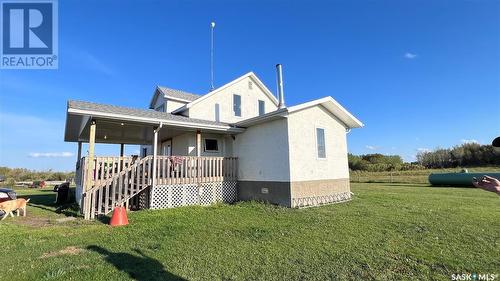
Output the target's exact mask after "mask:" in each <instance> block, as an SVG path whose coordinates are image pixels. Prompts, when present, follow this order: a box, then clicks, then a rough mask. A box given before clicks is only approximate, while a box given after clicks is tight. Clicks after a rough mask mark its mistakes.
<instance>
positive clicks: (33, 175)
mask: <svg viewBox="0 0 500 281" xmlns="http://www.w3.org/2000/svg"><path fill="white" fill-rule="evenodd" d="M0 176H2V177H3V180H4V182H5V183H6V184H7V185H14V183H15V182H18V181H41V180H42V181H63V180H67V179H71V178H74V177H75V172H55V171H53V170H47V171H34V170H28V169H24V168H9V167H0Z"/></svg>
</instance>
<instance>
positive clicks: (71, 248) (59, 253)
mask: <svg viewBox="0 0 500 281" xmlns="http://www.w3.org/2000/svg"><path fill="white" fill-rule="evenodd" d="M84 251H85V250H84V249H82V248H78V247H75V246H68V247H66V248H64V249H62V250H59V251H57V252H48V253H44V254H43V255H42V256H41V257H40V258H42V259H44V258H52V257H57V256H63V255H78V254H80V253H81V252H84Z"/></svg>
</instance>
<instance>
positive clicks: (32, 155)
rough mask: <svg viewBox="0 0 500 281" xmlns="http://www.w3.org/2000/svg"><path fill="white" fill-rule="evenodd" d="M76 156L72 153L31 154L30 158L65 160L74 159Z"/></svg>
mask: <svg viewBox="0 0 500 281" xmlns="http://www.w3.org/2000/svg"><path fill="white" fill-rule="evenodd" d="M74 155H75V154H74V153H72V152H31V153H30V154H29V157H32V158H42V157H44V158H64V157H73V156H74Z"/></svg>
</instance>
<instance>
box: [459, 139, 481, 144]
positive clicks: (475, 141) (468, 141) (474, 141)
mask: <svg viewBox="0 0 500 281" xmlns="http://www.w3.org/2000/svg"><path fill="white" fill-rule="evenodd" d="M461 142H462V143H479V142H478V141H477V140H475V139H470V140H466V139H462V140H461Z"/></svg>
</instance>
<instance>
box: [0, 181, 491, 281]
mask: <svg viewBox="0 0 500 281" xmlns="http://www.w3.org/2000/svg"><path fill="white" fill-rule="evenodd" d="M352 191H353V192H354V193H355V195H354V199H353V200H352V201H350V202H347V203H342V204H335V205H329V206H324V207H318V208H307V209H300V210H299V209H286V208H280V207H276V206H272V205H267V204H261V203H255V202H244V203H238V204H235V205H216V206H213V207H183V208H177V209H170V210H158V211H149V210H148V211H138V212H131V213H129V221H130V225H128V226H125V227H118V228H111V227H109V226H108V225H106V224H103V223H102V222H99V221H96V222H87V221H83V220H81V219H77V220H74V221H68V222H57V219H58V218H62V217H65V215H64V214H56V213H55V212H54V209H55V208H54V206H53V204H52V203H51V202H53V200H54V193H52V192H51V191H50V190H35V191H33V190H21V191H19V193H20V194H22V195H28V197H31V198H32V199H31V200H32V202H31V205H30V206H29V207H28V217H26V218H22V217H20V218H14V219H13V218H10V217H9V218H7V219H6V220H4V221H3V222H1V223H0V234H1V238H2V249H1V253H2V256H3V258H2V259H1V267H0V268H1V269H0V279H2V280H127V279H131V280H133V279H135V280H155V279H164V280H168V279H176V278H180V279H188V280H212V279H219V280H220V279H226V280H304V279H307V280H328V279H341V280H345V279H352V280H360V279H368V280H370V279H373V280H375V279H376V280H394V279H397V280H400V279H414V280H422V279H440V280H450V276H451V274H453V273H467V272H479V273H494V274H500V197H499V196H497V195H495V194H492V193H487V192H485V191H482V190H478V189H473V188H431V187H428V186H426V185H415V184H413V185H411V184H368V183H367V184H363V183H356V184H353V185H352Z"/></svg>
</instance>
